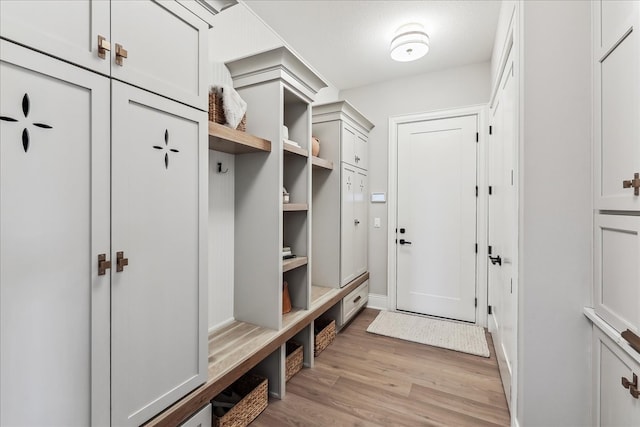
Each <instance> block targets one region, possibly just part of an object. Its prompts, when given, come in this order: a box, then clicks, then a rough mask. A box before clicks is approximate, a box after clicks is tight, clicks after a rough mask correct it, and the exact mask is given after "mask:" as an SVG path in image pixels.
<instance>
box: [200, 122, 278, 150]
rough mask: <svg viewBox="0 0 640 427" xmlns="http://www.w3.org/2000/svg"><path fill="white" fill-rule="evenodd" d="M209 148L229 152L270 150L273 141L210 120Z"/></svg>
mask: <svg viewBox="0 0 640 427" xmlns="http://www.w3.org/2000/svg"><path fill="white" fill-rule="evenodd" d="M209 149H210V150H215V151H222V152H224V153H229V154H246V153H257V152H261V151H262V152H270V151H271V141H268V140H266V139H262V138H258V137H257V136H254V135H251V134H249V133H246V132H241V131H239V130H235V129H231V128H230V127H227V126H224V125H221V124H218V123H214V122H209Z"/></svg>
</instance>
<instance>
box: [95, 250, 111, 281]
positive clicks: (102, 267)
mask: <svg viewBox="0 0 640 427" xmlns="http://www.w3.org/2000/svg"><path fill="white" fill-rule="evenodd" d="M109 268H111V261H107V255H106V254H100V255H98V276H104V275H105V274H106V273H107V270H108V269H109Z"/></svg>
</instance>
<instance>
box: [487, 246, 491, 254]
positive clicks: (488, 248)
mask: <svg viewBox="0 0 640 427" xmlns="http://www.w3.org/2000/svg"><path fill="white" fill-rule="evenodd" d="M487 252H488V253H489V255H492V254H491V245H489V247H487Z"/></svg>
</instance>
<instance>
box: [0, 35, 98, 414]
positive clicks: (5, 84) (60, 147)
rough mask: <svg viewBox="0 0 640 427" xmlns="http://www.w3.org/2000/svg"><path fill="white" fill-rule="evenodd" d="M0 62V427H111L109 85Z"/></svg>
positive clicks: (17, 57) (34, 59)
mask: <svg viewBox="0 0 640 427" xmlns="http://www.w3.org/2000/svg"><path fill="white" fill-rule="evenodd" d="M0 60H1V62H0V76H2V78H0V93H1V94H2V96H1V97H0V141H2V143H1V144H0V182H2V185H1V186H0V200H2V202H1V203H0V349H1V351H2V357H0V377H1V378H2V381H0V425H3V426H5V425H6V426H10V425H39V426H40V425H42V426H44V425H65V426H82V425H85V426H87V425H108V424H109V339H110V337H109V321H110V319H109V309H110V307H109V304H110V289H109V275H108V274H107V275H103V276H99V275H98V263H97V255H98V254H100V253H103V254H105V255H106V254H109V253H110V242H109V240H110V236H109V199H110V183H109V173H110V171H109V140H110V123H109V80H108V79H107V78H105V77H102V76H99V75H97V74H94V73H90V72H87V71H84V70H81V69H79V68H77V67H74V66H72V65H69V64H66V63H63V62H60V61H57V60H54V59H52V58H50V57H47V56H45V55H41V54H38V53H36V52H34V51H30V50H28V49H25V48H22V47H19V46H17V45H15V44H12V43H8V42H6V41H4V40H0ZM36 394H37V395H39V396H42V398H41V399H38V402H37V404H34V403H33V400H32V398H33V396H34V395H36Z"/></svg>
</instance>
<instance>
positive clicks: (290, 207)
mask: <svg viewBox="0 0 640 427" xmlns="http://www.w3.org/2000/svg"><path fill="white" fill-rule="evenodd" d="M308 210H309V205H308V204H307V203H283V204H282V211H283V212H295V211H308Z"/></svg>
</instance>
